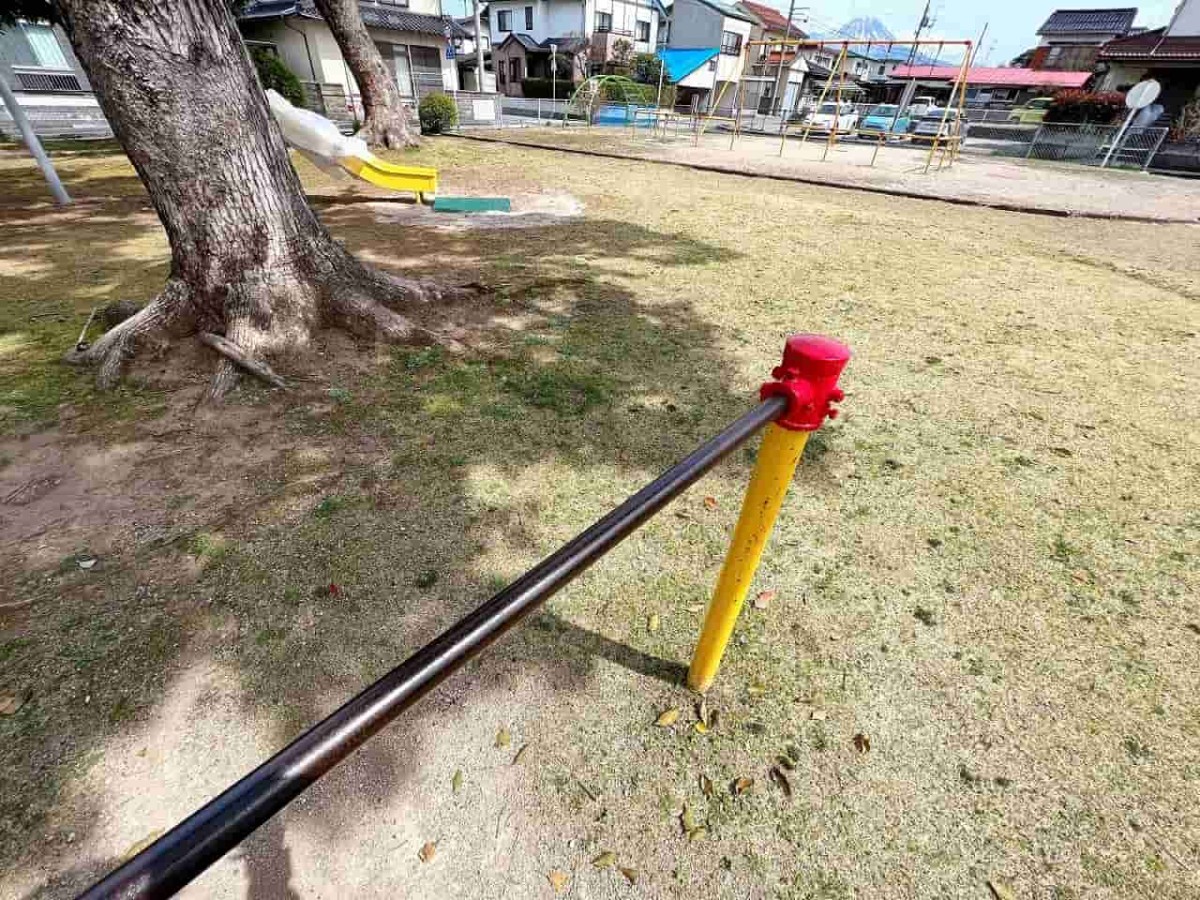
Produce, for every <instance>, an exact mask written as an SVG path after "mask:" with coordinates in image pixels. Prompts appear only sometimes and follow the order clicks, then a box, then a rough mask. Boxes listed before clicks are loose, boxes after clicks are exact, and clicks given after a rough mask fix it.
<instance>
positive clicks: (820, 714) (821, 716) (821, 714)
mask: <svg viewBox="0 0 1200 900" xmlns="http://www.w3.org/2000/svg"><path fill="white" fill-rule="evenodd" d="M827 715H828V714H827V713H826V712H825V710H823V709H814V710H813V711H812V716H811V718H812V720H813V721H814V722H824V721H825V718H826V716H827Z"/></svg>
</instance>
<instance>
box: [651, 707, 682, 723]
mask: <svg viewBox="0 0 1200 900" xmlns="http://www.w3.org/2000/svg"><path fill="white" fill-rule="evenodd" d="M677 721H679V710H678V709H676V708H675V707H671V708H670V709H664V710H663V711H662V712H660V713H659V714H658V718H657V719H655V720H654V724H655V725H657V726H658V727H659V728H670V727H671V726H672V725H674V724H675V723H676V722H677Z"/></svg>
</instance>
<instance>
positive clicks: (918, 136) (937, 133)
mask: <svg viewBox="0 0 1200 900" xmlns="http://www.w3.org/2000/svg"><path fill="white" fill-rule="evenodd" d="M955 136H958V137H961V138H962V139H963V140H966V137H967V122H966V120H965V119H964V120H963V121H962V122H961V123H960V122H959V118H958V110H957V109H950V110H947V109H930V110H928V111H926V113H925V115H923V116H921V118H919V119H917V123H916V125H914V126H913V130H912V139H913V140H914V141H924V142H932V141H933V139H934V138H939V139H940V140H945V139H946V138H952V137H955Z"/></svg>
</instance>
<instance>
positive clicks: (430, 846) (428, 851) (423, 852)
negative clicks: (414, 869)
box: [417, 841, 437, 863]
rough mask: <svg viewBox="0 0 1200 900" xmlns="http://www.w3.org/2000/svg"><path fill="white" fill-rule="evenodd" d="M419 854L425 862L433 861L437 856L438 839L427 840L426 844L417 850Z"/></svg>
mask: <svg viewBox="0 0 1200 900" xmlns="http://www.w3.org/2000/svg"><path fill="white" fill-rule="evenodd" d="M417 856H419V857H420V858H421V862H423V863H427V862H431V861H432V860H433V858H434V857H435V856H437V841H426V842H425V846H423V847H422V848H421V849H420V850H419V851H418V852H417Z"/></svg>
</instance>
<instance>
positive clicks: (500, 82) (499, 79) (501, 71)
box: [496, 66, 504, 87]
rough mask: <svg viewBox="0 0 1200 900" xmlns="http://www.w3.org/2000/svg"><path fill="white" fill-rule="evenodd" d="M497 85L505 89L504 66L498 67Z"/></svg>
mask: <svg viewBox="0 0 1200 900" xmlns="http://www.w3.org/2000/svg"><path fill="white" fill-rule="evenodd" d="M496 83H497V84H498V85H500V86H501V87H504V66H496Z"/></svg>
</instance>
